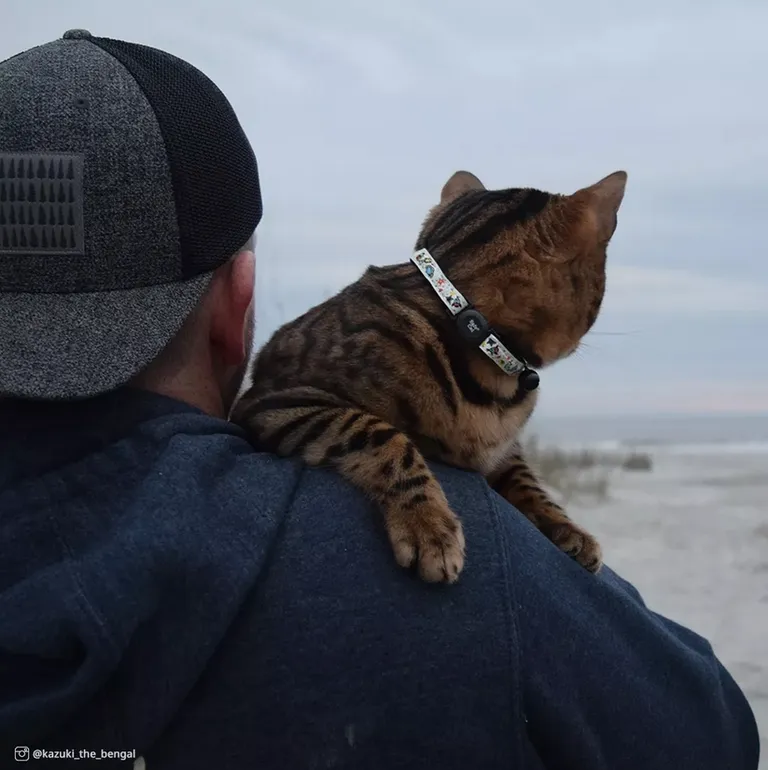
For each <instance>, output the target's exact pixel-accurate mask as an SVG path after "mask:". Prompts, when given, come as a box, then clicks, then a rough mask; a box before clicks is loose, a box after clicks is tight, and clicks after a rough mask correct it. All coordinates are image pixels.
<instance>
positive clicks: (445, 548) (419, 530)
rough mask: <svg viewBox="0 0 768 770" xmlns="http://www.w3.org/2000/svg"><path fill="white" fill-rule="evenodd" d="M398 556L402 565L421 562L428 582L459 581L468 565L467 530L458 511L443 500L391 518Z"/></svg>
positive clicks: (392, 533) (420, 572)
mask: <svg viewBox="0 0 768 770" xmlns="http://www.w3.org/2000/svg"><path fill="white" fill-rule="evenodd" d="M387 519H388V520H387V530H388V533H389V539H390V541H391V543H392V548H393V549H394V552H395V559H396V560H397V563H398V564H399V565H400V566H401V567H412V566H413V565H414V564H416V565H417V568H418V571H419V575H420V576H421V578H422V579H423V580H426V581H427V582H428V583H455V582H456V580H458V577H459V573H460V572H461V570H462V568H463V567H464V532H463V530H462V527H461V522H460V521H459V519H458V517H457V516H456V514H455V513H454V512H453V511H452V510H451V509H450V508H449V507H448V506H447V505H446V504H443V503H440V502H437V501H435V502H428V503H424V504H422V505H419V506H418V508H415V509H412V510H402V509H401V510H398V511H397V512H396V513H394V514H390V516H388V517H387Z"/></svg>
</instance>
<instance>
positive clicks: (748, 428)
mask: <svg viewBox="0 0 768 770" xmlns="http://www.w3.org/2000/svg"><path fill="white" fill-rule="evenodd" d="M534 419H535V420H536V418H534ZM529 433H535V434H536V435H538V437H539V439H540V442H541V443H543V444H557V445H560V446H572V447H595V448H601V449H603V450H617V451H629V450H631V449H641V450H642V451H644V452H648V453H649V454H650V455H651V456H652V459H653V469H652V470H651V471H650V472H627V471H621V470H613V471H611V472H610V477H609V486H608V496H607V499H605V500H597V499H589V498H587V497H582V498H580V499H572V500H569V501H568V502H567V508H568V510H569V513H570V514H571V516H572V517H573V518H575V519H576V520H577V521H579V522H580V523H581V524H583V525H585V526H586V527H587V528H588V529H590V530H591V531H592V532H593V533H594V534H595V535H596V536H597V537H598V538H599V539H600V541H601V543H602V546H603V550H604V554H605V561H606V563H608V564H610V566H611V567H612V568H613V569H615V570H616V571H617V572H618V573H619V574H621V575H622V576H623V577H625V578H626V579H627V580H629V581H630V582H631V583H633V584H634V585H635V586H636V588H637V589H638V590H639V591H640V593H641V594H642V595H643V598H644V599H645V601H646V604H647V605H648V606H649V607H650V608H651V609H652V610H654V611H656V612H658V613H660V614H662V615H664V616H666V617H669V618H672V619H674V620H676V621H677V622H679V623H682V624H683V625H685V626H687V627H689V628H691V629H692V630H694V631H696V632H697V633H699V634H701V635H702V636H704V637H705V638H706V639H707V640H709V642H710V643H711V644H712V646H713V648H714V650H715V652H716V654H717V655H718V657H719V658H720V660H721V661H722V662H723V663H724V665H725V666H726V668H727V669H728V670H729V671H730V673H731V675H732V676H733V677H734V678H735V679H736V681H737V682H738V683H739V685H740V686H741V688H742V689H743V691H744V693H745V694H746V696H747V699H748V700H749V702H750V705H751V706H752V709H753V712H754V714H755V717H756V719H757V722H758V728H759V730H760V733H761V740H762V744H763V747H764V749H763V753H764V754H768V415H750V416H741V415H739V416H724V415H723V416H702V417H694V416H685V417H663V416H659V417H616V418H604V417H603V418H598V419H588V418H582V417H579V418H575V417H572V418H565V419H560V420H557V419H551V418H543V419H537V420H536V422H534V423H533V424H532V425H531V430H530V431H529ZM760 767H761V770H768V757H766V756H764V757H763V758H762V760H761V765H760Z"/></svg>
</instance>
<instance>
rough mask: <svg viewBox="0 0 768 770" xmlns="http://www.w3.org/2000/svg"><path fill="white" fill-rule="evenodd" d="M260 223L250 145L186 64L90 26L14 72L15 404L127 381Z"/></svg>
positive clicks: (3, 296)
mask: <svg viewBox="0 0 768 770" xmlns="http://www.w3.org/2000/svg"><path fill="white" fill-rule="evenodd" d="M261 213H262V204H261V193H260V189H259V176H258V169H257V165H256V159H255V157H254V154H253V150H252V148H251V145H250V143H249V142H248V139H247V138H246V136H245V133H244V132H243V130H242V127H241V126H240V123H239V122H238V119H237V117H236V116H235V113H234V111H233V109H232V107H231V105H230V104H229V102H228V101H227V99H226V97H225V96H224V95H223V94H222V93H221V91H220V90H219V89H218V88H217V87H216V86H215V85H214V84H213V83H212V82H211V81H210V80H209V79H208V78H207V77H206V76H205V75H204V74H203V73H201V72H200V71H199V70H197V69H195V68H194V67H192V66H191V65H190V64H188V63H187V62H185V61H182V60H181V59H178V58H176V57H175V56H171V55H170V54H168V53H165V52H163V51H159V50H157V49H154V48H149V47H147V46H142V45H137V44H133V43H127V42H123V41H119V40H111V39H107V38H99V37H94V36H92V35H91V34H90V33H89V32H87V31H85V30H71V31H69V32H67V33H65V34H64V36H63V38H62V39H60V40H56V41H54V42H51V43H48V44H46V45H42V46H39V47H37V48H33V49H31V50H29V51H25V52H23V53H20V54H17V55H16V56H13V57H11V58H10V59H7V60H6V61H4V62H1V63H0V394H2V395H12V396H22V397H27V398H42V399H63V398H83V397H88V396H92V395H96V394H98V393H102V392H105V391H108V390H111V389H113V388H116V387H118V386H120V385H123V384H125V383H126V382H128V380H130V378H131V377H133V376H134V375H135V374H137V373H138V372H139V371H140V370H141V369H143V368H144V367H145V366H146V365H147V364H148V363H149V362H150V361H151V360H152V359H153V358H154V357H155V356H156V355H157V354H158V353H159V352H160V351H161V350H162V349H163V348H164V347H165V345H166V344H167V343H168V342H169V341H170V340H171V338H172V337H173V336H174V335H175V334H176V332H177V331H178V330H179V329H180V327H181V325H182V323H183V322H184V320H185V319H186V317H187V316H188V315H189V313H190V312H191V311H192V309H193V308H194V307H195V305H196V303H197V302H198V301H199V299H200V298H201V296H202V295H203V293H204V292H205V290H206V288H207V286H208V284H209V282H210V279H211V276H212V273H213V271H214V270H215V269H216V268H218V267H220V266H221V265H223V264H224V263H225V262H226V261H227V260H228V259H229V258H230V257H231V256H232V255H233V254H234V253H235V252H236V251H237V250H238V249H239V248H240V247H242V245H243V244H245V243H246V242H247V241H248V239H249V238H250V237H251V235H252V234H253V232H254V230H255V229H256V225H257V224H258V222H259V220H260V219H261Z"/></svg>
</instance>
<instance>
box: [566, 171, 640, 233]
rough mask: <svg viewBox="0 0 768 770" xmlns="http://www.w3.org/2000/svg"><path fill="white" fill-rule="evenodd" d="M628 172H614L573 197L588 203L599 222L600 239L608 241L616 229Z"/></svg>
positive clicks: (589, 208)
mask: <svg viewBox="0 0 768 770" xmlns="http://www.w3.org/2000/svg"><path fill="white" fill-rule="evenodd" d="M626 186H627V172H626V171H614V172H613V174H609V175H608V176H607V177H605V178H604V179H601V180H600V181H599V182H597V183H595V184H593V185H591V186H590V187H585V188H584V189H583V190H579V191H578V192H576V193H574V194H573V196H572V197H574V198H576V199H578V200H580V201H583V202H585V203H586V205H587V208H588V210H589V211H590V212H591V213H592V215H593V216H594V218H595V220H596V222H597V231H598V233H597V234H598V238H599V239H600V240H601V241H607V240H608V239H609V238H610V237H611V236H612V235H613V232H614V230H615V229H616V215H617V214H618V211H619V206H621V202H622V200H623V199H624V189H625V188H626Z"/></svg>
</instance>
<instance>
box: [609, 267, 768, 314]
mask: <svg viewBox="0 0 768 770" xmlns="http://www.w3.org/2000/svg"><path fill="white" fill-rule="evenodd" d="M603 307H604V311H607V312H610V313H613V314H621V313H642V314H646V315H648V316H653V315H655V314H658V313H665V314H672V315H696V314H707V315H711V314H721V313H722V314H726V313H727V314H737V315H768V285H766V284H765V283H749V282H746V281H739V280H738V279H734V278H730V277H729V278H723V277H722V276H718V275H711V274H710V275H708V274H705V273H701V272H695V271H693V270H685V269H679V268H649V267H637V266H630V265H620V266H613V267H611V266H609V268H608V283H607V288H606V296H605V303H604V306H603Z"/></svg>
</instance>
